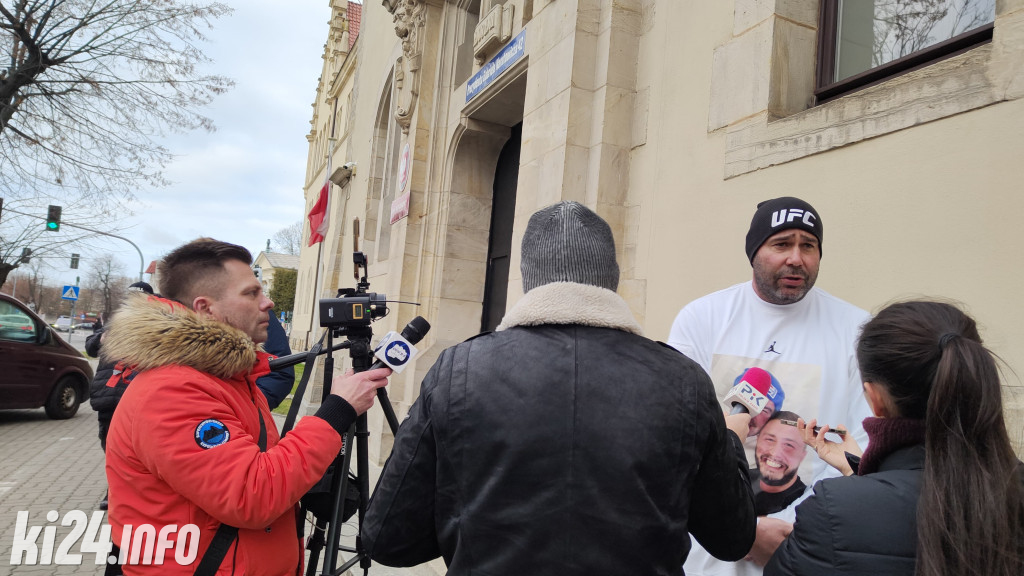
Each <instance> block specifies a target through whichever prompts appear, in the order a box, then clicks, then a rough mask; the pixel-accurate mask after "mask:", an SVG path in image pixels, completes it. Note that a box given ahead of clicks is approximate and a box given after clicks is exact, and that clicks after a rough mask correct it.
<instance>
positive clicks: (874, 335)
mask: <svg viewBox="0 0 1024 576" xmlns="http://www.w3.org/2000/svg"><path fill="white" fill-rule="evenodd" d="M857 360H858V362H859V364H860V370H861V376H862V377H863V379H864V380H865V381H866V382H872V383H875V384H876V385H880V386H882V387H884V388H885V389H886V391H888V392H889V394H890V396H892V399H893V404H894V408H895V409H896V411H897V413H898V415H899V416H902V417H907V418H918V419H923V420H924V421H925V429H926V432H925V469H924V476H923V480H922V484H921V495H920V498H919V500H918V511H917V533H918V542H917V574H918V576H954V575H955V576H963V575H971V574H977V575H979V576H981V575H984V576H1020V575H1021V574H1024V487H1022V484H1021V481H1022V479H1021V476H1020V475H1021V470H1020V462H1019V461H1018V460H1017V457H1016V456H1015V455H1014V452H1013V448H1012V446H1011V444H1010V438H1009V435H1008V434H1007V432H1006V424H1005V422H1004V420H1003V407H1002V391H1001V389H1000V385H999V372H998V369H997V367H996V363H995V358H994V357H993V355H992V353H991V352H989V351H988V349H986V348H985V347H984V346H983V345H982V343H981V337H980V336H979V335H978V329H977V326H976V324H975V322H974V320H973V319H971V318H970V317H969V316H967V315H966V314H964V313H963V312H962V311H960V310H959V309H958V308H956V307H955V306H952V305H950V304H946V303H940V302H903V303H899V304H893V305H891V306H888V307H887V308H885V309H884V310H882V311H881V312H879V313H878V315H877V316H875V317H874V318H873V319H872V320H871V321H869V322H868V323H867V324H866V325H865V326H864V329H863V331H862V333H861V337H860V340H859V342H858V344H857Z"/></svg>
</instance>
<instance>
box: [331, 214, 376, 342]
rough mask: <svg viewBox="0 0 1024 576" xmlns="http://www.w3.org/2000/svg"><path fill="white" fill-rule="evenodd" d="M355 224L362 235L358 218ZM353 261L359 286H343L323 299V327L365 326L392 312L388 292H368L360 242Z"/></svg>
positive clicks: (353, 255)
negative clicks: (332, 296) (336, 292)
mask: <svg viewBox="0 0 1024 576" xmlns="http://www.w3.org/2000/svg"><path fill="white" fill-rule="evenodd" d="M354 227H355V235H356V237H358V236H359V220H358V219H357V220H356V221H355V224H354ZM357 242H358V240H357ZM352 262H353V264H355V273H354V276H355V279H356V281H357V282H358V283H357V284H356V287H355V288H339V289H338V296H337V297H335V298H322V299H320V303H319V305H320V327H321V328H330V329H331V330H342V329H345V328H364V327H367V326H369V325H370V322H373V321H374V320H377V319H378V318H383V317H384V316H387V314H388V304H387V302H388V297H387V295H385V294H378V293H376V292H369V291H368V290H369V289H370V282H369V281H368V280H367V279H366V255H365V254H363V253H362V252H360V251H359V246H358V243H357V245H356V249H355V251H353V253H352ZM360 270H362V275H360Z"/></svg>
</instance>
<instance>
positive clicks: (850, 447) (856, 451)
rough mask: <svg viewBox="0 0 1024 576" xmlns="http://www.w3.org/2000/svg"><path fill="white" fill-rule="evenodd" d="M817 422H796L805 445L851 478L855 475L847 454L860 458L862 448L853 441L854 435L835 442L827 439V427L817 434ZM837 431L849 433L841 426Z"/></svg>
mask: <svg viewBox="0 0 1024 576" xmlns="http://www.w3.org/2000/svg"><path fill="white" fill-rule="evenodd" d="M817 424H818V421H817V420H811V421H810V422H809V423H808V422H804V419H803V418H798V419H797V421H796V427H797V429H798V430H800V433H801V434H802V435H803V437H804V444H807V445H808V446H810V447H811V448H814V451H815V452H817V453H818V457H819V458H821V459H822V460H824V461H825V462H826V463H828V465H829V466H832V467H833V468H835V469H836V470H839V471H840V472H842V473H843V476H850V475H852V474H853V468H850V463H849V462H847V461H846V453H847V452H849V453H850V454H853V455H854V456H860V455H861V453H862V452H863V451H862V450H861V449H860V446H858V445H857V441H856V440H854V439H853V435H852V434H849V433H847V434H845V435H843V436H841V438H842V439H843V441H842V442H833V441H831V440H826V439H825V434H827V433H828V431H829V427H828V426H827V425H825V426H822V427H821V430H820V431H819V432H818V433H817V434H815V433H814V427H815V426H817ZM836 429H837V430H842V431H844V432H848V431H847V429H846V426H843V425H842V424H840V425H839V426H836Z"/></svg>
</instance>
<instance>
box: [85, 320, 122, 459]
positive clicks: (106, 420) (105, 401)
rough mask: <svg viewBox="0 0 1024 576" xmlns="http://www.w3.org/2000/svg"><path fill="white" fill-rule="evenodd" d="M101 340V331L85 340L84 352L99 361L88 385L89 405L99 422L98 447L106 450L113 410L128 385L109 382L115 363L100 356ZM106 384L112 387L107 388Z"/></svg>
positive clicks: (119, 382) (118, 380)
mask: <svg viewBox="0 0 1024 576" xmlns="http://www.w3.org/2000/svg"><path fill="white" fill-rule="evenodd" d="M102 338H103V329H100V330H97V331H96V332H94V333H93V334H92V335H90V336H89V337H88V338H86V339H85V352H86V354H88V355H89V356H92V357H94V358H99V359H100V361H99V364H97V365H96V374H95V376H94V377H93V379H92V383H91V384H90V385H89V404H90V405H91V406H92V409H93V410H95V411H96V420H97V421H98V422H99V439H100V446H102V447H103V449H104V450H106V447H107V429H108V428H110V419H111V418H113V417H114V409H115V408H117V403H118V402H120V401H121V396H122V395H123V394H124V391H125V388H127V387H128V385H127V383H123V382H122V381H121V380H120V379H115V380H114V381H113V382H111V381H110V378H111V376H113V375H114V368H115V365H116V362H114V361H112V360H110V359H108V358H105V357H103V356H102V354H101V351H102V346H103V344H102ZM108 383H110V384H112V385H111V386H108V385H107V384H108Z"/></svg>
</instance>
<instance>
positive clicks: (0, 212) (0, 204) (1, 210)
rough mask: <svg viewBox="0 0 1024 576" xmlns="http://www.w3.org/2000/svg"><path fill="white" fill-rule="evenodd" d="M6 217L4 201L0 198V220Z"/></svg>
mask: <svg viewBox="0 0 1024 576" xmlns="http://www.w3.org/2000/svg"><path fill="white" fill-rule="evenodd" d="M3 215H4V199H3V198H0V218H2V217H3Z"/></svg>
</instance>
